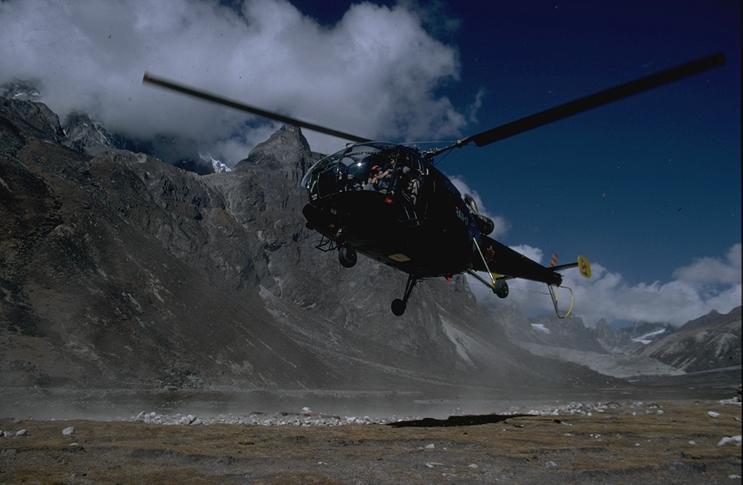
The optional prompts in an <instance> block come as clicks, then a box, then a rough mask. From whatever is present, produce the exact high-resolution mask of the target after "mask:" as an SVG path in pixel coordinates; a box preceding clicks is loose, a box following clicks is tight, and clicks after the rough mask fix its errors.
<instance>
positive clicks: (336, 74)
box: [0, 0, 466, 162]
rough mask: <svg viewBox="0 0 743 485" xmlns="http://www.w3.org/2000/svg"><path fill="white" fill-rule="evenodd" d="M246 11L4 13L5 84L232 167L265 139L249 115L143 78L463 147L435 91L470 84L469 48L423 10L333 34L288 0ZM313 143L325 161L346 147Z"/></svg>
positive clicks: (53, 6) (359, 129)
mask: <svg viewBox="0 0 743 485" xmlns="http://www.w3.org/2000/svg"><path fill="white" fill-rule="evenodd" d="M237 10H239V12H238V11H237ZM237 10H236V9H231V8H228V7H226V6H223V5H221V4H220V3H218V2H216V1H209V0H204V1H197V0H171V1H169V2H160V1H156V0H124V1H119V2H100V1H95V0H78V1H74V2H61V1H52V0H23V1H12V0H11V1H6V2H0V24H1V25H2V26H3V28H2V29H1V30H0V83H4V82H7V81H10V80H13V79H30V80H36V81H40V82H41V94H42V96H43V97H44V99H45V100H46V101H47V103H48V104H49V105H50V107H51V108H52V109H53V110H54V111H56V112H57V113H59V114H60V115H61V116H64V115H66V114H68V113H70V112H71V111H73V110H83V111H86V112H88V113H90V114H91V115H93V116H94V117H95V118H97V119H99V120H100V121H102V122H103V123H104V124H105V125H106V126H108V127H109V128H110V129H112V130H114V131H120V132H123V133H125V134H128V135H130V136H136V137H140V138H151V137H152V136H153V135H154V134H162V135H168V136H175V135H177V136H182V137H190V138H193V139H195V140H196V141H197V142H198V144H199V150H200V151H202V152H209V153H213V154H214V156H218V157H222V158H227V159H228V160H229V161H231V162H235V161H237V160H235V157H238V158H242V157H243V156H245V155H246V154H247V150H248V149H249V147H250V145H252V144H253V143H254V141H255V139H256V137H255V136H254V135H251V134H250V130H249V129H248V128H246V127H245V126H244V122H245V121H246V120H248V119H250V118H249V117H246V116H244V115H242V114H240V113H237V112H234V111H231V110H229V109H225V108H221V107H217V106H212V105H209V104H207V103H205V102H202V101H198V100H193V99H188V98H186V97H184V96H181V95H177V94H173V93H168V92H164V91H162V90H159V89H157V88H153V87H151V86H145V85H142V75H143V73H144V72H145V71H150V72H152V73H154V74H158V75H161V76H163V77H167V78H171V79H174V80H177V81H180V82H183V83H186V84H190V85H193V86H195V87H200V88H203V89H206V90H209V91H213V92H216V93H220V94H222V95H224V96H227V97H231V98H235V99H239V100H243V101H245V102H247V103H249V104H253V105H256V106H260V107H263V108H266V109H269V110H276V111H279V112H281V113H285V114H288V115H290V116H294V117H297V118H300V119H305V120H307V121H312V122H316V123H320V124H325V125H327V126H330V127H333V128H337V129H340V130H344V131H348V132H351V133H356V134H359V135H361V136H366V137H369V138H379V139H420V138H426V139H430V138H431V137H434V138H441V137H452V136H457V135H458V134H459V133H460V131H461V129H462V128H463V127H464V126H465V124H466V116H465V115H464V114H463V113H461V112H460V111H459V110H458V109H457V108H455V107H454V106H453V105H452V103H451V102H450V101H449V100H448V99H447V98H446V97H443V96H440V95H438V94H436V90H437V88H438V87H439V86H440V85H441V84H442V83H443V82H448V81H453V80H454V81H455V80H457V78H458V75H459V60H458V54H457V51H456V50H455V49H454V48H452V47H450V46H447V45H444V44H443V43H441V42H439V41H438V40H436V39H435V38H433V37H432V36H430V35H429V34H428V33H427V32H426V30H425V28H424V20H423V17H425V15H424V12H419V11H417V10H416V9H415V8H414V7H406V6H396V7H384V6H377V5H373V4H370V3H360V4H355V5H352V6H351V7H350V8H349V10H348V11H347V12H346V13H345V15H344V16H343V18H342V19H341V20H340V21H339V22H338V23H337V24H336V25H334V26H332V27H326V26H321V25H319V24H318V23H317V22H315V21H314V20H313V19H311V18H309V17H307V16H305V15H303V14H302V13H301V12H299V11H298V10H297V9H296V8H295V7H294V6H292V5H291V4H290V3H288V2H287V1H284V0H246V1H244V2H243V3H242V4H240V5H239V9H237ZM308 135H309V138H310V142H311V143H314V144H313V149H315V150H316V151H325V152H329V151H333V150H335V149H338V148H340V147H342V146H343V143H344V142H343V141H339V140H337V139H336V140H332V142H329V141H330V140H328V137H316V136H315V135H310V134H309V133H308ZM238 155H239V156H238Z"/></svg>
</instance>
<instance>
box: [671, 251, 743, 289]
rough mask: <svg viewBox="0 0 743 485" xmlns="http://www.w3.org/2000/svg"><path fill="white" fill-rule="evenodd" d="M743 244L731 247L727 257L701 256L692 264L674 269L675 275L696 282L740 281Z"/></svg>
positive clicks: (724, 282)
mask: <svg viewBox="0 0 743 485" xmlns="http://www.w3.org/2000/svg"><path fill="white" fill-rule="evenodd" d="M740 254H741V245H740V244H735V245H733V247H731V248H730V249H729V250H728V252H727V254H726V255H725V259H720V258H699V259H697V260H695V261H694V262H693V263H692V264H690V265H688V266H684V267H682V268H679V269H677V270H676V271H674V273H673V276H674V278H676V279H679V280H681V281H686V282H689V283H695V284H731V283H735V282H740V272H741V265H740V258H741V256H740Z"/></svg>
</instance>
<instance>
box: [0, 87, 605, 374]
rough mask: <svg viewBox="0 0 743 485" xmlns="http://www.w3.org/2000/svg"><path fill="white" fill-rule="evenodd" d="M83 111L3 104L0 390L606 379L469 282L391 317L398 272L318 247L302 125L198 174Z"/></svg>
mask: <svg viewBox="0 0 743 485" xmlns="http://www.w3.org/2000/svg"><path fill="white" fill-rule="evenodd" d="M80 120H81V124H80V126H81V129H80V130H79V131H78V130H72V129H68V130H67V131H66V133H65V131H63V130H62V128H61V127H60V123H59V120H58V118H57V116H56V115H55V114H54V113H53V112H51V111H50V110H49V109H48V108H47V107H46V106H44V105H43V104H41V103H39V102H36V101H33V100H23V99H15V98H8V97H6V98H2V99H0V201H1V202H2V203H1V204H0V220H2V221H3V224H2V225H0V356H1V357H2V358H0V386H29V385H39V386H64V385H69V386H75V387H96V386H108V387H111V386H115V387H147V388H152V387H163V386H165V387H206V388H214V387H219V386H239V387H241V388H277V387H284V388H303V389H306V388H336V389H337V388H347V389H348V388H356V389H359V388H364V389H370V388H375V389H392V388H411V387H414V388H416V389H418V388H431V387H436V386H453V385H456V386H460V387H461V386H474V387H477V386H488V387H490V388H502V389H513V388H519V387H521V388H524V387H535V386H539V387H550V386H552V387H570V386H586V385H591V384H601V385H606V384H607V383H610V382H611V379H609V378H606V377H602V376H599V375H597V374H595V373H593V372H591V371H589V370H588V369H585V368H583V367H580V366H576V365H573V364H565V363H559V362H555V361H552V360H548V359H543V358H539V357H535V356H533V355H531V354H529V353H528V352H526V351H525V350H523V349H521V348H518V347H516V346H514V345H512V344H510V343H509V342H508V339H507V337H506V333H505V331H504V329H503V327H502V325H501V323H500V322H499V321H495V320H493V318H492V317H491V316H490V315H489V314H488V313H486V312H485V311H484V310H483V309H481V308H480V307H479V306H478V305H477V304H475V301H474V298H473V297H472V294H471V293H470V291H469V288H468V286H467V284H466V282H465V281H464V280H459V281H457V282H456V283H455V284H447V283H446V282H445V281H443V280H441V281H438V280H430V281H425V282H423V283H422V284H421V285H419V286H418V287H417V288H416V291H415V294H414V297H413V299H412V300H411V302H410V304H409V306H408V311H407V312H406V314H405V316H404V317H402V318H397V317H394V316H393V315H391V313H390V311H389V302H390V300H391V299H392V298H395V297H397V296H399V295H400V294H401V291H402V288H403V286H404V281H405V280H404V275H402V274H400V273H398V272H396V271H394V270H392V269H390V268H388V267H386V266H383V265H380V264H378V263H376V262H373V261H371V260H369V259H367V258H363V257H362V258H360V260H359V263H358V264H357V266H356V267H355V268H353V269H350V270H349V269H344V268H342V267H341V266H340V265H339V264H338V262H337V258H336V256H335V255H334V254H332V253H331V254H326V253H322V252H320V251H317V250H316V249H315V245H316V244H317V242H318V236H317V235H316V234H315V233H313V232H311V231H309V230H308V229H307V228H306V227H305V224H304V218H303V217H302V215H301V208H302V206H303V204H304V198H305V194H304V193H303V191H302V190H300V189H299V188H298V187H297V184H298V181H299V180H300V178H301V176H302V174H303V173H304V171H305V170H306V168H307V167H308V165H309V163H310V162H311V160H312V153H311V152H310V150H309V147H308V145H307V142H306V140H305V139H304V137H303V136H302V135H301V132H300V131H299V130H298V129H294V128H288V127H285V128H282V129H281V130H279V131H278V132H277V133H275V134H274V135H273V136H271V138H269V139H268V140H267V141H265V142H264V143H262V144H260V145H259V146H257V147H256V148H255V150H253V152H252V153H251V154H250V155H249V156H248V157H247V158H246V159H245V160H243V161H242V162H240V163H239V164H238V165H237V166H236V169H235V170H234V171H232V172H222V173H213V174H209V175H205V176H198V175H197V174H194V173H192V172H187V171H184V170H180V169H178V168H176V167H174V166H172V165H168V164H166V163H163V162H161V161H159V160H157V159H154V158H152V157H150V156H147V155H145V154H143V153H133V152H130V151H126V150H120V149H115V148H112V147H111V146H108V145H107V143H106V140H108V141H109V142H110V141H111V138H109V136H108V135H109V134H107V132H106V131H104V129H103V127H100V126H97V125H96V124H95V123H93V122H90V121H87V120H85V119H84V118H81V119H80ZM84 124H87V128H88V129H90V130H92V131H87V132H86V131H85V130H84V129H83V128H84V126H83V125H84ZM98 135H101V136H98ZM93 148H94V149H93Z"/></svg>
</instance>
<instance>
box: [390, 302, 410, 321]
mask: <svg viewBox="0 0 743 485" xmlns="http://www.w3.org/2000/svg"><path fill="white" fill-rule="evenodd" d="M406 306H407V304H406V303H405V302H404V301H402V300H401V299H399V298H395V299H394V300H392V305H391V308H392V313H394V314H395V315H397V316H398V317H399V316H400V315H402V314H403V313H405V307H406Z"/></svg>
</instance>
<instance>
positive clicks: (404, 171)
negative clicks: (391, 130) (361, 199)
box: [302, 142, 423, 206]
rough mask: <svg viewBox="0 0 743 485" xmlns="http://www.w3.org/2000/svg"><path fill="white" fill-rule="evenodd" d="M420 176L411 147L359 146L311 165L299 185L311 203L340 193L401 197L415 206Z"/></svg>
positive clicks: (379, 143)
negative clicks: (305, 191)
mask: <svg viewBox="0 0 743 485" xmlns="http://www.w3.org/2000/svg"><path fill="white" fill-rule="evenodd" d="M422 173H423V166H422V163H421V157H420V153H419V152H418V151H417V150H416V149H414V148H408V147H404V146H400V145H393V144H390V143H382V142H372V143H361V144H356V145H351V146H349V147H347V148H345V149H343V150H340V151H338V152H336V153H334V154H332V155H329V156H327V157H325V158H323V159H321V160H320V161H318V162H317V163H315V164H314V165H313V166H312V167H311V168H310V169H309V170H308V171H307V174H306V175H305V176H304V178H303V179H302V186H303V187H305V188H306V189H307V190H308V192H309V195H310V200H311V201H313V202H314V201H318V200H320V199H323V198H325V197H328V196H331V195H334V194H338V193H340V192H358V191H369V192H377V193H381V194H384V195H386V196H388V197H394V196H396V195H403V196H405V198H406V199H407V200H409V201H410V202H411V203H412V205H413V206H415V205H416V199H417V196H418V192H419V190H420V176H421V174H422ZM390 200H392V199H390Z"/></svg>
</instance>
